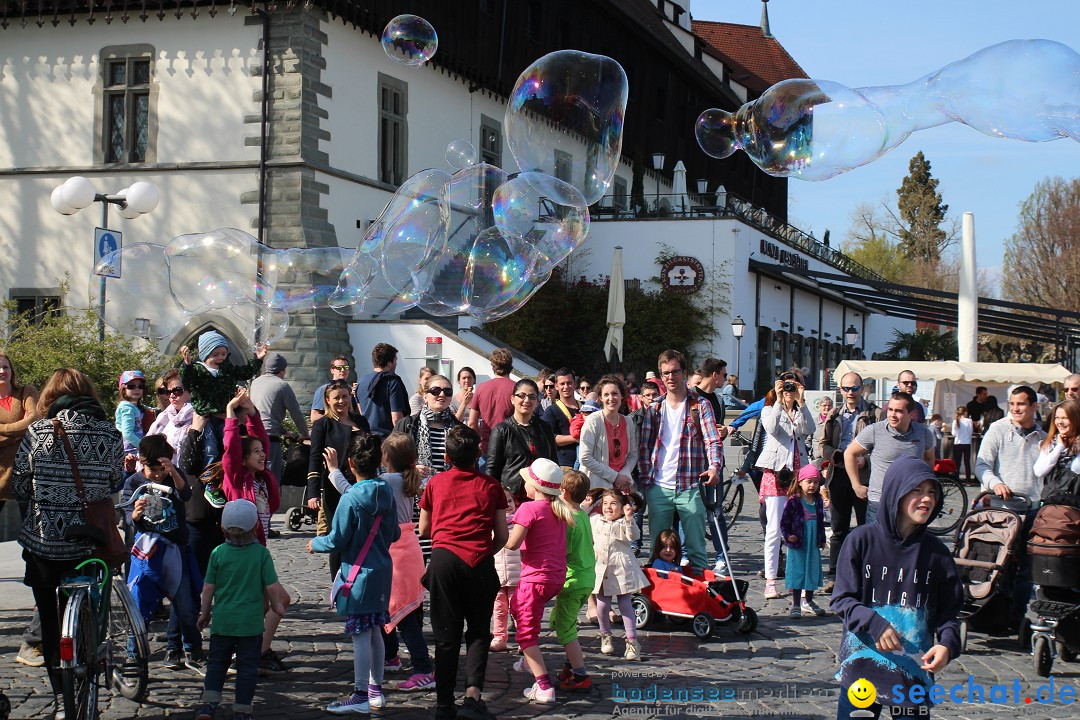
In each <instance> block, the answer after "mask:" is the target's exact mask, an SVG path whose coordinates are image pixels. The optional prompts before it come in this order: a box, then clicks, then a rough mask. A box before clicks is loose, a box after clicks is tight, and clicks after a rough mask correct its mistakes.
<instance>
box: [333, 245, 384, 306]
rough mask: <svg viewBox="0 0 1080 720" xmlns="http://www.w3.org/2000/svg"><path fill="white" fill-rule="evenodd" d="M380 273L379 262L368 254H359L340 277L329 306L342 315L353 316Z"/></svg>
mask: <svg viewBox="0 0 1080 720" xmlns="http://www.w3.org/2000/svg"><path fill="white" fill-rule="evenodd" d="M376 272H379V266H378V261H377V260H376V259H375V258H372V257H371V256H370V255H368V254H366V253H361V252H357V253H356V254H355V255H354V256H353V258H352V260H351V261H350V262H349V264H348V266H346V268H345V269H344V270H342V271H341V275H340V276H339V277H338V282H337V288H336V289H335V290H334V292H332V293H331V294H330V299H329V300H328V301H327V304H328V305H329V306H330V307H331V308H332V309H333V310H334V311H335V312H339V313H341V314H342V315H352V314H353V309H354V308H356V307H357V306H360V305H362V304H363V302H364V296H365V294H366V293H367V288H368V285H369V284H370V283H371V278H372V277H373V276H374V275H375V273H376Z"/></svg>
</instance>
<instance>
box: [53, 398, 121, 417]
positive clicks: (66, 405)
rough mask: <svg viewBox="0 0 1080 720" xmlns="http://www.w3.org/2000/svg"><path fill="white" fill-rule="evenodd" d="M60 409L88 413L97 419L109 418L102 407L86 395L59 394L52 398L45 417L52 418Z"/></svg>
mask: <svg viewBox="0 0 1080 720" xmlns="http://www.w3.org/2000/svg"><path fill="white" fill-rule="evenodd" d="M61 410H71V411H72V412H77V413H82V414H83V415H89V416H90V417H92V418H97V419H98V420H108V419H109V417H108V416H107V415H106V414H105V411H104V410H103V409H102V407H101V404H100V403H98V401H97V400H95V399H94V398H92V397H89V396H86V395H61V396H60V397H58V398H56V399H55V400H53V402H52V405H50V406H49V412H48V413H47V414H46V415H45V417H46V418H54V417H56V416H57V415H58V414H59V413H60V411H61Z"/></svg>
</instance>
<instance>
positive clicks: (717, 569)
mask: <svg viewBox="0 0 1080 720" xmlns="http://www.w3.org/2000/svg"><path fill="white" fill-rule="evenodd" d="M713 574H714V575H716V577H728V575H730V573H729V572H728V566H727V563H726V562H724V558H717V559H716V565H714V566H713Z"/></svg>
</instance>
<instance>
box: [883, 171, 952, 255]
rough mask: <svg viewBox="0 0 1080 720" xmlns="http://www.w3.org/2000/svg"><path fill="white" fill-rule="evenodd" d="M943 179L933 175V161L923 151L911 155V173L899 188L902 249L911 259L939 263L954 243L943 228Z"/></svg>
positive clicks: (946, 207)
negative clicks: (944, 251) (931, 166)
mask: <svg viewBox="0 0 1080 720" xmlns="http://www.w3.org/2000/svg"><path fill="white" fill-rule="evenodd" d="M939 182H940V181H939V180H938V179H937V178H935V177H933V176H931V174H930V161H929V160H927V159H926V157H925V156H924V155H923V153H922V150H920V151H919V152H918V153H916V155H915V157H913V158H911V162H910V163H909V164H908V174H907V177H905V178H904V180H903V182H901V183H900V188H899V189H898V190H897V191H896V194H897V196H898V197H897V203H896V204H897V208H898V209H899V211H900V221H901V222H900V233H899V235H900V249H901V250H902V251H903V253H904V256H905V257H906V258H907V259H908V260H926V261H929V263H930V264H931V265H936V264H937V262H938V261H939V260H940V259H941V253H942V251H943V250H944V249H945V248H946V247H948V245H949V243H950V242H952V239H953V238H952V237H951V236H950V233H947V232H945V231H944V230H942V228H941V223H942V222H944V220H945V214H946V213H947V212H949V206H948V205H945V204H944V203H942V202H941V193H940V192H938V183H939Z"/></svg>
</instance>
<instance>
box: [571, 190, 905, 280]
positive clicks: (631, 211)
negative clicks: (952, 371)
mask: <svg viewBox="0 0 1080 720" xmlns="http://www.w3.org/2000/svg"><path fill="white" fill-rule="evenodd" d="M631 202H632V201H631V199H630V198H629V197H627V196H619V197H616V196H614V195H605V196H604V197H603V198H601V199H600V201H599V202H598V203H596V204H595V205H592V206H591V207H590V208H589V213H590V215H591V217H592V220H593V221H606V220H680V219H691V218H697V219H701V218H737V219H739V220H741V221H743V222H744V223H746V224H747V225H749V226H751V227H754V228H757V229H758V230H760V231H761V232H763V233H765V234H766V235H768V236H769V237H771V238H773V239H774V240H778V241H779V242H782V243H783V244H785V245H787V246H788V247H791V248H794V249H796V250H799V251H801V252H804V253H806V254H807V255H810V256H811V257H814V258H817V259H818V260H820V261H821V262H823V263H825V264H827V265H831V266H832V267H834V268H836V269H837V270H841V271H843V272H845V273H847V274H848V275H854V276H857V277H862V278H866V279H868V280H884V279H885V278H883V277H882V276H881V275H879V274H878V273H876V272H874V271H873V270H871V269H870V268H868V267H866V266H865V265H863V264H862V263H859V262H856V261H855V260H852V259H851V258H850V257H848V256H847V255H845V254H844V253H842V252H840V251H839V250H837V249H835V248H833V247H830V246H828V245H826V244H825V243H823V242H821V241H820V240H818V239H817V238H815V237H813V236H811V235H808V234H807V233H805V232H803V231H802V230H800V229H799V228H797V227H795V226H794V225H789V224H788V223H786V222H784V221H783V220H781V219H779V218H778V217H776V216H775V215H770V214H769V213H768V212H766V211H765V210H764V209H763V208H760V207H756V206H755V205H753V204H751V203H750V202H749V201H747V200H744V199H742V198H741V197H738V196H737V195H732V194H731V193H727V195H726V196H725V195H720V196H716V195H712V194H707V195H692V194H689V193H688V194H686V195H672V194H661V195H649V196H648V197H646V203H645V206H638V207H634V206H633V205H632V204H631Z"/></svg>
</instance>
